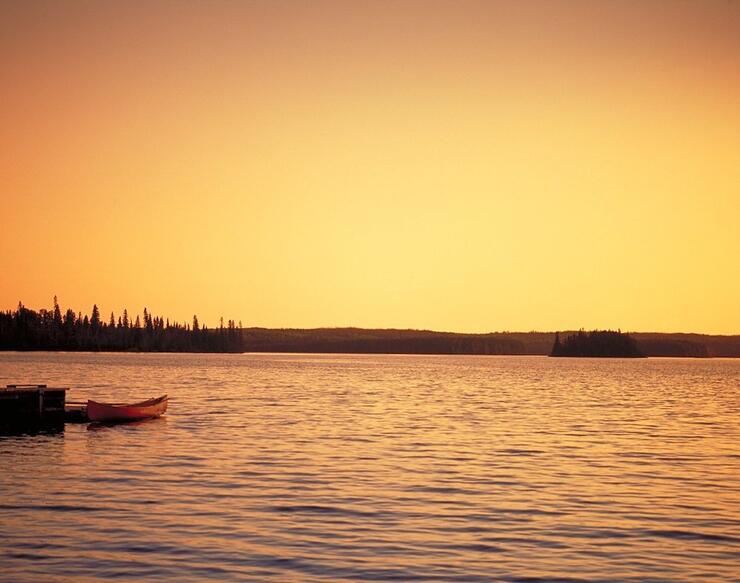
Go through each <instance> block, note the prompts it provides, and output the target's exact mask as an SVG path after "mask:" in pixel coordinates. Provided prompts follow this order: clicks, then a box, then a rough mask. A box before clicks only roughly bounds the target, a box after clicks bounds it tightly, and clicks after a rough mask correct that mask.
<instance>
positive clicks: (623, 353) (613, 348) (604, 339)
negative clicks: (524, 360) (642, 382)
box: [550, 330, 645, 358]
mask: <svg viewBox="0 0 740 583" xmlns="http://www.w3.org/2000/svg"><path fill="white" fill-rule="evenodd" d="M550 356H576V357H578V356H580V357H608V358H645V354H644V353H643V352H642V351H641V350H640V348H639V347H638V346H637V342H636V341H635V339H634V338H632V337H631V336H630V335H629V334H624V333H622V332H621V331H614V330H593V331H591V332H586V331H584V330H579V331H578V332H577V333H575V334H572V335H570V336H567V337H566V338H565V340H563V341H562V342H561V341H560V333H557V334H555V343H554V344H553V346H552V351H551V352H550Z"/></svg>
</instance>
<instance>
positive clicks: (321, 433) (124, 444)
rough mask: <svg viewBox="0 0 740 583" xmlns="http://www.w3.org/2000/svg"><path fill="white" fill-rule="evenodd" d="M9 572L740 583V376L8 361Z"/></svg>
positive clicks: (67, 577)
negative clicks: (35, 412)
mask: <svg viewBox="0 0 740 583" xmlns="http://www.w3.org/2000/svg"><path fill="white" fill-rule="evenodd" d="M31 381H33V382H46V383H48V384H50V385H52V384H53V385H62V386H71V387H73V388H74V390H72V391H71V393H70V395H69V396H68V398H69V399H76V400H80V399H86V398H87V397H96V398H98V399H101V400H106V399H109V400H115V401H121V400H126V399H129V398H131V399H137V398H139V397H148V396H156V395H159V394H162V393H168V394H169V395H170V396H171V398H172V400H171V402H170V410H169V412H168V413H167V415H166V416H165V417H164V418H161V419H158V420H153V421H146V422H141V423H137V424H132V425H123V426H114V427H102V428H94V427H90V428H89V427H88V426H87V425H67V426H66V429H65V430H64V432H62V433H57V434H55V435H37V436H19V437H0V579H2V580H4V581H85V580H94V579H108V578H117V579H119V580H126V579H130V580H155V579H161V580H178V581H202V580H204V579H209V578H210V579H215V580H255V581H264V580H269V579H273V580H279V581H286V580H291V581H293V580H316V581H325V580H330V581H340V580H341V581H352V580H385V579H395V580H402V581H408V580H440V581H451V580H459V581H477V580H481V581H490V580H502V581H555V580H563V581H628V580H634V581H707V580H712V579H715V580H720V581H731V580H735V581H738V580H740V431H739V429H738V422H739V421H740V362H739V361H731V360H690V359H687V360H683V359H665V360H663V359H649V360H601V359H577V360H571V359H548V358H544V357H475V356H464V357H453V356H376V355H367V356H355V355H341V356H339V355H186V354H170V355H156V354H49V353H36V354H22V353H0V383H2V384H3V386H4V385H5V384H6V383H11V382H31Z"/></svg>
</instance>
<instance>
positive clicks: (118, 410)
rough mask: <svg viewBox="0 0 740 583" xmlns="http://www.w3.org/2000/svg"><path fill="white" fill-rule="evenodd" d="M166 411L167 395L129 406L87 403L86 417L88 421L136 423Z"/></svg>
mask: <svg viewBox="0 0 740 583" xmlns="http://www.w3.org/2000/svg"><path fill="white" fill-rule="evenodd" d="M166 410H167V395H162V396H161V397H157V398H156V399H149V400H147V401H141V402H140V403H131V404H130V405H121V404H110V403H98V402H97V401H88V402H87V417H88V419H90V421H104V422H115V421H138V420H140V419H150V418H152V417H159V416H160V415H162V413H164V412H165V411H166Z"/></svg>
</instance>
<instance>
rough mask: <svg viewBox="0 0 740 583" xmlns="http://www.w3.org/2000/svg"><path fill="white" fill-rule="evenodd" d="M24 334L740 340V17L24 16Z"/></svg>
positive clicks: (129, 5)
mask: <svg viewBox="0 0 740 583" xmlns="http://www.w3.org/2000/svg"><path fill="white" fill-rule="evenodd" d="M0 84H1V87H2V91H1V93H0V181H1V185H0V188H1V191H0V261H1V262H2V266H3V269H2V274H3V275H2V278H1V279H0V308H2V309H11V308H14V307H15V305H16V304H17V302H18V301H19V300H22V301H23V302H24V303H25V304H26V305H27V306H28V307H31V308H35V309H38V308H41V307H49V306H50V304H51V299H52V296H53V295H54V294H57V295H58V296H59V299H60V302H61V304H62V305H63V307H65V308H66V307H72V308H74V309H75V310H82V311H83V312H89V310H90V308H91V306H92V304H93V302H98V304H99V305H100V307H101V310H102V311H103V313H104V314H106V315H107V314H108V313H109V312H110V311H111V310H113V311H115V313H116V315H118V314H119V312H120V311H121V310H122V309H123V308H124V307H128V309H129V311H132V312H133V311H141V309H142V308H143V307H144V306H146V307H148V308H149V309H150V310H152V311H153V312H154V313H156V314H162V315H167V316H169V317H171V318H176V319H178V320H189V319H191V318H192V315H193V313H197V314H198V316H199V318H200V319H201V320H202V321H205V322H206V323H207V324H209V325H214V324H216V323H217V319H218V317H219V316H221V315H223V316H224V317H225V318H234V319H236V320H242V321H243V322H244V325H245V326H246V325H258V326H270V327H273V326H279V327H313V326H345V325H355V326H364V327H400V328H406V327H412V328H429V329H437V330H455V331H491V330H531V329H537V330H555V329H572V328H579V327H586V328H593V327H614V328H616V327H621V328H622V329H623V330H624V329H628V330H640V331H695V332H714V333H740V2H737V1H728V0H720V1H709V0H702V1H698V0H697V1H682V0H665V1H659V0H654V1H629V0H619V1H616V0H615V1H613V2H604V1H598V0H589V1H583V2H581V1H558V0H541V1H531V2H527V1H524V2H521V1H513V0H512V1H510V2H493V1H485V2H474V1H459V0H455V1H449V2H435V1H425V2H413V1H396V2H384V1H376V0H373V1H365V2H352V1H346V0H343V1H337V2H324V1H318V2H317V1H311V2H298V1H292V2H280V1H264V2H263V1H255V2H128V1H127V2H25V1H18V2H9V1H2V2H0Z"/></svg>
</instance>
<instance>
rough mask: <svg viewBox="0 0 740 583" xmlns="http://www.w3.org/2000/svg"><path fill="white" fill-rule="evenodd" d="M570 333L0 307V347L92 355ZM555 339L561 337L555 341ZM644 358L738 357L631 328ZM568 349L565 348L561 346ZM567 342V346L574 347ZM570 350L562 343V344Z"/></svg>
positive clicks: (519, 346)
mask: <svg viewBox="0 0 740 583" xmlns="http://www.w3.org/2000/svg"><path fill="white" fill-rule="evenodd" d="M578 334H579V332H578V331H561V332H560V333H556V332H535V331H532V332H489V333H484V334H461V333H454V332H435V331H431V330H397V329H364V328H311V329H298V328H256V327H248V328H245V327H243V326H242V324H241V322H238V323H237V322H236V321H234V320H227V321H224V320H223V318H222V319H220V320H219V322H218V325H216V326H215V327H208V326H206V325H205V324H203V323H202V322H201V321H199V319H198V317H197V316H193V318H192V320H191V321H189V322H176V321H173V320H170V319H168V318H164V317H162V316H157V315H154V314H152V313H151V312H150V311H149V310H148V309H146V308H144V312H143V315H139V314H131V313H129V311H128V310H123V312H122V313H121V314H119V315H118V316H116V315H115V314H113V313H111V314H109V316H108V317H107V318H104V317H103V316H102V315H101V314H100V310H99V309H98V307H97V305H93V307H92V311H91V313H90V315H87V314H85V315H83V314H82V313H80V312H75V311H74V310H71V309H67V310H62V309H61V307H60V306H59V303H58V301H57V300H56V298H54V302H53V304H52V306H51V307H50V308H49V309H40V310H38V311H37V310H32V309H29V308H27V307H25V306H24V305H23V304H22V303H19V304H18V307H17V308H16V309H15V310H7V311H4V312H0V350H22V351H29V350H51V351H93V352H98V351H100V352H102V351H106V352H234V353H241V352H293V353H298V352H308V353H359V354H473V355H474V354H498V355H543V356H544V355H549V354H551V353H552V352H553V349H554V347H555V343H556V341H558V342H560V344H561V347H562V346H564V345H565V344H566V342H567V338H568V337H569V336H572V335H575V336H576V337H577V336H578ZM561 336H562V337H563V338H566V340H560V339H561ZM629 337H630V338H631V339H632V340H633V341H634V342H635V343H636V346H637V349H638V350H639V352H641V353H642V354H643V355H645V356H677V357H687V356H688V357H697V358H705V357H735V358H737V357H740V335H734V336H725V335H709V334H686V333H657V332H631V333H630V334H629ZM569 346H570V345H569ZM574 346H575V345H574ZM569 349H570V348H569Z"/></svg>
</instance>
